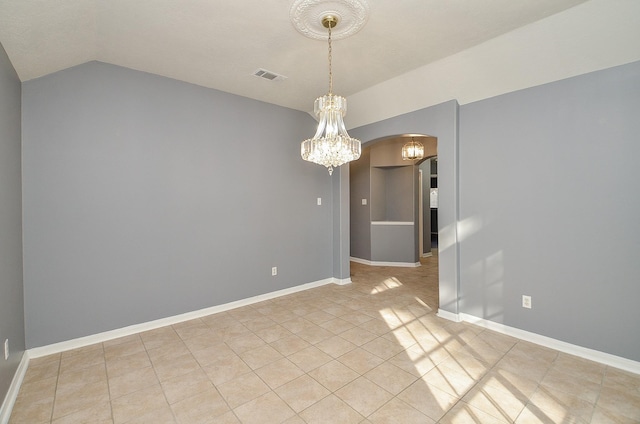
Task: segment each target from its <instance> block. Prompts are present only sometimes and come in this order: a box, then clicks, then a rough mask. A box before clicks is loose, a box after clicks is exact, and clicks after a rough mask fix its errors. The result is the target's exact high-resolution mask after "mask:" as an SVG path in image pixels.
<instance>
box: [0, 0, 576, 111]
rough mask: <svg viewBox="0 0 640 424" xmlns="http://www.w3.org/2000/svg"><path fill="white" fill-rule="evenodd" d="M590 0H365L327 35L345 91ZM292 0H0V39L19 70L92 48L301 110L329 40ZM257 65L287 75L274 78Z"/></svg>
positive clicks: (320, 74) (60, 61) (52, 67)
mask: <svg viewBox="0 0 640 424" xmlns="http://www.w3.org/2000/svg"><path fill="white" fill-rule="evenodd" d="M585 1H586V0H482V1H480V0H370V1H369V8H370V17H369V20H368V22H367V23H366V25H365V26H364V27H363V28H362V30H360V31H359V32H358V33H356V34H355V35H353V36H351V37H349V38H346V39H342V40H336V41H335V42H334V44H333V71H334V92H336V93H337V94H340V95H343V96H349V95H352V94H354V93H358V92H360V91H362V90H365V89H367V88H370V87H372V86H374V85H376V84H379V83H381V82H384V81H387V80H389V79H391V78H394V77H396V76H398V75H401V74H404V73H406V72H408V71H411V70H413V69H416V68H419V67H421V66H424V65H427V64H429V63H432V62H434V61H437V60H439V59H442V58H444V57H447V56H451V55H453V54H456V53H458V52H461V51H463V50H466V49H469V48H471V47H473V46H476V45H478V44H480V43H483V42H485V41H487V40H489V39H492V38H494V37H497V36H499V35H501V34H504V33H507V32H509V31H512V30H514V29H516V28H519V27H522V26H525V25H527V24H529V23H532V22H535V21H538V20H540V19H543V18H545V17H547V16H550V15H553V14H556V13H558V12H561V11H563V10H566V9H568V8H571V7H573V6H575V5H578V4H580V3H584V2H585ZM292 3H293V0H56V1H52V0H0V43H2V45H3V46H4V48H5V50H6V51H7V54H8V55H9V58H10V60H11V62H12V63H13V65H14V67H15V69H16V71H17V73H18V75H19V77H20V79H21V80H22V81H27V80H30V79H33V78H38V77H41V76H44V75H47V74H49V73H52V72H56V71H59V70H62V69H65V68H68V67H71V66H75V65H79V64H82V63H85V62H88V61H92V60H98V61H102V62H107V63H111V64H115V65H120V66H125V67H128V68H132V69H137V70H141V71H146V72H150V73H154V74H158V75H163V76H167V77H171V78H175V79H178V80H182V81H187V82H190V83H194V84H198V85H201V86H205V87H210V88H215V89H218V90H222V91H226V92H230V93H234V94H237V95H241V96H246V97H250V98H254V99H257V100H262V101H265V102H269V103H273V104H277V105H281V106H286V107H289V108H293V109H298V110H302V111H309V110H310V109H311V108H312V105H313V100H314V99H315V98H316V97H317V96H319V95H322V94H324V93H325V92H326V91H327V89H328V76H327V71H328V70H327V44H326V41H318V40H313V39H310V38H306V37H305V36H303V35H301V34H300V33H299V32H298V31H297V30H296V29H295V28H294V26H293V24H292V23H291V21H290V18H289V11H290V8H291V5H292ZM258 68H264V69H267V70H269V71H272V72H275V73H278V74H282V75H285V76H286V77H288V78H287V79H286V80H284V81H280V82H271V81H267V80H264V79H261V78H257V77H255V76H253V72H254V71H255V70H256V69H258Z"/></svg>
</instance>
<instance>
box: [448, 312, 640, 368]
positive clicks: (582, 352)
mask: <svg viewBox="0 0 640 424" xmlns="http://www.w3.org/2000/svg"><path fill="white" fill-rule="evenodd" d="M441 313H442V314H441ZM438 316H440V317H442V318H446V319H449V320H451V321H456V322H460V321H465V322H468V323H471V324H474V325H477V326H479V327H483V328H486V329H488V330H492V331H495V332H497V333H501V334H505V335H507V336H511V337H515V338H517V339H520V340H524V341H527V342H531V343H535V344H537V345H540V346H544V347H548V348H550V349H555V350H558V351H560V352H564V353H568V354H570V355H574V356H578V357H580V358H584V359H588V360H590V361H594V362H599V363H601V364H603V365H608V366H611V367H614V368H619V369H621V370H625V371H629V372H632V373H634V374H640V362H637V361H633V360H631V359H627V358H622V357H620V356H616V355H612V354H610V353H605V352H600V351H598V350H594V349H589V348H586V347H582V346H578V345H574V344H571V343H567V342H563V341H561V340H557V339H553V338H551V337H547V336H542V335H540V334H536V333H532V332H530V331H525V330H521V329H519V328H515V327H509V326H508V325H504V324H500V323H497V322H493V321H489V320H486V319H484V318H478V317H476V316H473V315H469V314H465V313H460V314H453V313H451V312H446V311H442V310H438Z"/></svg>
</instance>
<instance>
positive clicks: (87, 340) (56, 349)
mask: <svg viewBox="0 0 640 424" xmlns="http://www.w3.org/2000/svg"><path fill="white" fill-rule="evenodd" d="M345 280H348V282H347V281H345ZM345 280H339V279H337V278H326V279H324V280H319V281H314V282H311V283H306V284H301V285H299V286H295V287H290V288H287V289H282V290H277V291H274V292H270V293H265V294H261V295H258V296H253V297H249V298H247V299H241V300H237V301H234V302H229V303H225V304H223V305H217V306H212V307H210V308H204V309H199V310H197V311H191V312H187V313H184V314H180V315H174V316H171V317H167V318H161V319H157V320H153V321H148V322H143V323H141V324H135V325H130V326H128V327H123V328H117V329H115V330H110V331H105V332H102V333H97V334H92V335H90V336H85V337H79V338H77V339H72V340H66V341H64V342H59V343H53V344H50V345H47V346H42V347H35V348H32V349H29V350H28V351H27V353H28V355H29V357H30V358H39V357H42V356H47V355H52V354H55V353H60V352H64V351H67V350H72V349H78V348H81V347H85V346H89V345H92V344H96V343H102V342H106V341H108V340H113V339H117V338H120V337H124V336H130V335H132V334H137V333H141V332H143V331H149V330H155V329H156V328H160V327H166V326H167V325H173V324H178V323H181V322H184V321H189V320H192V319H196V318H202V317H204V316H207V315H212V314H216V313H219V312H224V311H229V310H231V309H235V308H240V307H242V306H247V305H252V304H254V303H258V302H262V301H264V300H269V299H275V298H277V297H281V296H285V295H288V294H292V293H297V292H300V291H304V290H309V289H312V288H315V287H320V286H324V285H327V284H339V285H344V284H348V283H350V282H351V279H350V278H347V279H345Z"/></svg>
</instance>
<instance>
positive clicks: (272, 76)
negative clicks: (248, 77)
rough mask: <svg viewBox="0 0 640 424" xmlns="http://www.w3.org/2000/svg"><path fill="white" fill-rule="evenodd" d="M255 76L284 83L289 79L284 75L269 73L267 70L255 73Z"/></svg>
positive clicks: (259, 70)
mask: <svg viewBox="0 0 640 424" xmlns="http://www.w3.org/2000/svg"><path fill="white" fill-rule="evenodd" d="M253 75H254V76H256V77H260V78H264V79H266V80H269V81H283V80H286V79H287V77H285V76H284V75H278V74H276V73H275V72H271V71H267V70H266V69H262V68H261V69H258V70H257V71H255V72H254V73H253Z"/></svg>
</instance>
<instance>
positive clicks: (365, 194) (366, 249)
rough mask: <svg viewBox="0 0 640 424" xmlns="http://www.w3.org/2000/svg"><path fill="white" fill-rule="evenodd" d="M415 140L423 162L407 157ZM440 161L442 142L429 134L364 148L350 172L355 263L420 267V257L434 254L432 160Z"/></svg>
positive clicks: (396, 137) (386, 140)
mask: <svg viewBox="0 0 640 424" xmlns="http://www.w3.org/2000/svg"><path fill="white" fill-rule="evenodd" d="M411 140H414V141H416V142H420V143H422V145H423V146H424V149H425V152H424V157H423V158H420V159H415V160H406V159H403V158H402V154H401V152H402V148H403V146H404V145H405V144H406V143H408V142H409V141H411ZM436 156H437V138H436V137H433V136H430V135H426V134H417V133H410V134H398V135H390V136H385V137H381V138H378V139H375V140H371V141H369V142H366V143H365V144H364V146H363V152H362V156H361V158H360V159H359V160H358V161H356V162H353V163H352V164H351V165H350V170H349V181H350V257H351V259H352V260H355V261H359V262H362V263H366V264H370V265H391V266H419V264H420V258H421V257H423V256H430V255H431V233H432V231H431V219H432V217H431V215H432V213H431V208H430V204H429V188H430V187H431V175H432V173H431V170H430V163H431V161H430V158H432V157H436ZM425 191H426V193H425ZM425 245H426V246H427V247H426V248H425ZM425 253H426V254H425Z"/></svg>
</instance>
